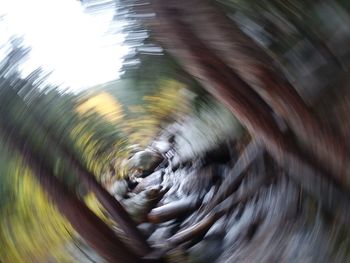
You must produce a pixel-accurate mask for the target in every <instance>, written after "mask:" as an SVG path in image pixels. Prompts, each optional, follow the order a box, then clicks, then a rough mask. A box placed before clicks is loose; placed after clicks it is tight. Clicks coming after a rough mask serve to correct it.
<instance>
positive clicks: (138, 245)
mask: <svg viewBox="0 0 350 263" xmlns="http://www.w3.org/2000/svg"><path fill="white" fill-rule="evenodd" d="M9 94H11V96H14V97H13V98H12V99H15V101H16V102H18V103H21V104H24V102H23V100H22V98H20V97H19V96H18V95H17V94H16V93H15V92H10V93H9ZM16 98H17V100H16ZM24 107H27V106H24ZM28 110H31V109H30V107H28ZM31 111H32V115H33V117H34V118H33V121H34V122H35V123H33V125H37V127H40V128H42V129H43V131H44V132H45V135H46V139H47V141H48V143H49V144H50V146H51V147H55V148H56V149H58V150H59V151H60V152H61V153H62V154H61V155H62V156H63V157H64V158H65V159H66V160H67V161H68V163H69V164H70V165H71V166H72V168H73V169H74V170H75V174H76V176H77V177H78V178H79V179H80V181H81V182H82V183H83V184H84V185H85V187H86V188H87V189H88V190H89V191H91V192H93V193H94V194H95V196H96V197H97V199H98V201H99V202H100V203H101V205H102V206H103V207H104V208H105V209H106V210H107V212H108V213H109V214H110V215H111V217H112V219H113V220H114V221H115V222H116V223H117V224H118V226H120V228H121V229H122V230H123V231H124V232H125V233H126V234H127V235H128V238H129V239H130V240H131V243H132V244H133V249H134V251H135V252H136V253H137V254H139V255H140V256H144V255H146V254H148V253H149V252H150V251H151V248H150V246H149V245H148V244H147V241H146V239H145V237H144V236H143V235H142V233H141V232H140V230H139V229H138V228H137V226H136V224H135V222H134V221H133V220H132V218H131V217H130V216H129V214H128V213H127V212H126V211H125V209H124V207H123V206H122V205H121V204H120V203H119V202H118V200H117V199H115V198H114V197H113V196H112V195H111V194H110V193H109V192H108V191H107V190H106V189H105V188H103V187H102V185H101V184H100V183H99V182H98V181H97V180H96V177H95V175H94V174H92V173H91V172H90V171H88V169H87V168H86V167H85V166H84V165H83V164H82V163H81V162H80V161H79V160H78V158H77V157H76V156H75V155H74V154H73V153H72V151H71V149H70V147H69V146H68V145H67V143H65V142H64V141H62V140H61V139H60V138H57V136H56V135H55V133H54V132H52V131H51V129H50V128H49V127H47V125H45V124H43V123H42V122H41V121H40V119H39V118H38V117H37V115H36V114H35V111H33V110H31Z"/></svg>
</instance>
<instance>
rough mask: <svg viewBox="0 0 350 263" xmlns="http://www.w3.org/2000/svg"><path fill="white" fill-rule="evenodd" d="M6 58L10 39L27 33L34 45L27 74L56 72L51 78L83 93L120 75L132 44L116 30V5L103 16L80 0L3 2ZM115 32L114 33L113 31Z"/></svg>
mask: <svg viewBox="0 0 350 263" xmlns="http://www.w3.org/2000/svg"><path fill="white" fill-rule="evenodd" d="M0 12H1V13H0V14H1V15H3V14H5V15H4V16H3V17H2V21H0V47H2V51H1V50H0V59H1V58H2V56H4V52H5V51H4V50H6V49H5V48H4V46H3V45H4V43H6V42H7V40H8V39H9V38H10V37H11V36H13V35H20V36H23V37H24V44H25V45H26V46H29V47H31V49H32V51H31V54H30V58H29V59H28V60H27V61H26V62H24V64H23V66H22V70H23V74H24V75H26V74H29V73H30V72H32V71H33V70H34V69H36V68H38V67H40V66H41V67H43V69H45V70H46V71H53V73H52V74H51V76H50V77H49V81H50V82H52V83H55V84H61V83H62V87H67V86H69V87H70V90H71V91H73V92H78V91H81V90H83V89H86V88H88V87H91V86H94V85H97V84H101V83H105V82H107V81H111V80H113V79H115V78H117V77H118V76H119V74H120V69H121V66H122V62H123V59H122V57H123V56H125V55H126V54H127V52H128V47H126V46H125V45H123V44H122V42H123V40H124V35H123V34H122V33H120V32H119V33H116V32H115V31H116V29H117V31H118V28H119V29H121V27H122V22H113V23H112V18H113V15H114V9H113V8H110V10H103V12H98V14H97V15H89V14H87V13H84V9H83V7H82V6H81V4H80V2H79V1H76V0H0ZM111 30H113V31H114V32H113V33H111V32H110V31H111Z"/></svg>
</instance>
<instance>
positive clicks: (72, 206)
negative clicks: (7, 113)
mask: <svg viewBox="0 0 350 263" xmlns="http://www.w3.org/2000/svg"><path fill="white" fill-rule="evenodd" d="M2 117H3V116H2ZM0 130H1V133H2V135H3V136H4V139H5V140H6V142H7V143H8V144H9V146H10V147H11V149H14V150H17V151H18V152H19V153H20V154H21V156H22V157H23V160H24V162H25V164H26V165H27V166H28V167H30V168H31V169H32V170H33V175H34V176H35V178H36V179H37V180H38V182H39V183H40V185H41V186H42V187H43V189H44V191H45V192H46V193H47V195H48V197H49V198H50V199H51V200H52V201H53V203H54V204H55V205H56V206H57V208H58V210H59V211H60V212H61V213H62V215H63V216H64V217H66V219H67V220H68V221H69V223H70V224H71V225H72V227H73V228H74V230H75V231H76V232H77V233H78V234H79V235H80V236H81V237H82V238H83V239H84V240H85V241H86V242H87V243H88V244H89V245H90V246H91V247H92V248H93V249H95V250H96V252H97V253H99V254H100V255H101V256H102V257H103V258H105V259H106V260H107V261H108V262H121V263H124V262H135V263H136V262H141V259H140V258H139V257H138V256H137V255H136V254H135V253H134V252H132V251H131V250H130V249H129V248H128V247H127V246H126V245H125V244H124V243H123V242H121V241H120V240H119V238H118V237H117V236H116V235H115V234H114V232H113V230H112V229H110V228H109V227H108V226H107V225H106V224H105V223H104V222H103V221H102V220H101V219H100V218H99V217H97V216H96V215H95V214H94V213H93V212H92V211H91V210H90V209H89V208H88V207H87V206H86V205H85V204H84V203H83V202H82V201H80V200H79V199H78V198H77V197H76V196H75V195H74V194H73V193H72V192H70V191H69V190H68V189H67V187H65V186H64V185H63V184H62V183H61V182H60V181H59V180H58V179H57V178H56V177H55V176H54V175H53V174H52V169H51V168H50V167H49V166H48V164H47V163H46V162H44V161H43V160H44V159H43V157H42V156H40V155H38V153H36V152H35V150H33V149H32V148H30V147H28V144H27V141H26V139H25V138H24V136H23V135H20V134H17V132H18V130H17V129H16V128H14V127H11V126H10V125H9V122H8V120H6V118H1V120H0Z"/></svg>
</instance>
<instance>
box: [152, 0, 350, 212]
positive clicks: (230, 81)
mask: <svg viewBox="0 0 350 263" xmlns="http://www.w3.org/2000/svg"><path fill="white" fill-rule="evenodd" d="M206 3H207V2H206V1H199V0H191V1H181V0H180V1H179V0H178V1H172V0H169V1H166V2H165V1H161V0H153V1H152V8H153V11H155V13H156V16H155V19H153V20H150V21H149V26H150V28H151V32H152V36H153V37H154V38H155V39H156V40H157V41H158V42H159V43H160V44H161V45H162V46H163V47H165V48H166V51H168V52H169V53H170V54H171V55H172V56H173V57H174V58H175V59H177V61H178V62H179V63H180V64H181V65H182V66H183V68H184V69H186V71H187V72H189V73H190V74H191V75H192V76H193V77H195V78H196V79H197V80H198V82H199V83H200V84H201V85H202V86H203V87H204V88H205V89H207V90H208V91H209V92H210V93H211V94H212V95H213V96H214V97H216V98H217V99H218V100H219V101H221V102H222V103H223V104H225V105H226V106H227V107H228V108H229V109H230V110H231V111H232V113H233V114H234V115H235V116H236V117H237V118H238V119H239V120H240V122H241V123H242V124H243V125H244V126H245V127H246V128H247V129H248V131H249V132H250V133H251V134H252V135H253V136H255V137H256V138H257V139H258V140H260V141H261V142H262V143H263V144H264V145H265V146H266V148H267V150H268V151H269V152H270V154H271V155H272V156H273V157H274V159H275V160H276V161H277V162H278V163H279V164H280V165H281V166H282V167H284V168H285V169H286V170H287V171H288V172H289V174H291V175H292V177H293V179H295V180H297V181H298V182H299V183H301V185H302V186H303V187H304V188H305V189H306V190H307V191H309V192H310V193H312V194H313V195H314V196H316V197H317V198H318V199H319V200H321V201H323V202H324V205H326V206H327V207H329V208H334V206H338V207H344V206H345V207H347V206H348V205H347V203H348V199H349V198H348V196H347V195H346V194H345V193H343V191H342V190H341V189H342V187H343V182H344V181H345V180H344V179H345V178H344V177H340V175H343V174H342V173H337V171H338V172H339V170H338V165H339V163H340V164H341V170H342V171H343V168H344V167H343V165H344V160H345V159H346V158H347V155H346V149H345V148H343V147H342V145H340V144H339V139H337V138H336V137H334V136H333V135H332V134H330V133H329V132H328V131H327V130H326V128H324V127H323V126H322V125H320V124H319V122H318V121H317V120H316V118H315V117H314V116H313V114H312V112H311V111H310V110H309V109H308V107H307V106H306V104H305V103H304V102H303V100H302V99H301V97H300V96H299V95H298V94H297V92H296V91H295V90H294V88H293V87H292V86H290V85H289V84H288V83H287V82H286V81H285V80H282V78H281V77H280V75H279V73H277V72H275V71H274V70H273V69H272V68H273V67H272V66H273V65H272V63H271V61H268V60H267V59H266V58H264V55H262V54H263V52H262V51H261V50H260V49H258V47H257V46H256V45H255V44H254V43H253V42H252V40H250V39H249V38H248V37H246V36H245V35H244V34H243V33H241V32H240V31H239V29H238V28H234V27H233V29H232V30H228V28H230V22H229V21H226V20H225V18H222V17H224V15H223V14H220V15H218V11H216V10H214V9H213V8H212V7H211V6H210V5H209V4H206ZM231 23H232V22H231ZM223 25H225V26H223ZM199 31H201V32H200V33H199ZM274 113H277V114H279V115H280V116H281V117H283V118H284V120H285V121H287V123H288V124H289V125H290V126H291V127H292V128H293V130H294V131H295V132H296V133H297V135H299V136H301V137H302V138H303V139H305V143H308V145H309V146H310V145H311V146H312V153H313V154H314V155H316V157H317V158H318V161H319V162H318V165H313V163H311V162H309V160H308V158H305V156H304V153H302V152H301V151H299V149H298V148H297V143H296V141H293V140H292V138H291V136H286V134H284V133H283V132H282V131H281V129H280V127H279V125H278V124H277V121H276V118H275V116H274ZM310 137H312V138H310ZM309 141H311V143H309ZM318 150H320V151H321V150H322V154H318ZM325 152H327V153H328V156H325V155H324V153H325ZM329 155H332V158H334V163H333V162H332V160H330V157H329ZM321 161H324V162H325V165H324V166H323V165H321ZM327 166H329V167H332V168H333V169H332V176H327V177H326V176H324V175H325V174H327V175H328V173H327V172H326V173H324V171H327V170H326V169H324V168H325V167H327ZM327 185H328V186H329V187H330V188H332V189H337V190H335V192H336V195H337V196H338V197H339V200H342V201H339V203H337V202H334V201H332V200H327V197H326V196H328V195H327V193H328V192H329V191H330V190H329V189H327ZM331 186H334V188H333V187H331ZM334 200H336V199H334ZM340 203H341V204H340Z"/></svg>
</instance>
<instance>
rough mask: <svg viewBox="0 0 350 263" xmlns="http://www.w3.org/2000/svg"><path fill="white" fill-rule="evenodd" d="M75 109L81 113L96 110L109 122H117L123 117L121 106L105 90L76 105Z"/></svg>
mask: <svg viewBox="0 0 350 263" xmlns="http://www.w3.org/2000/svg"><path fill="white" fill-rule="evenodd" d="M76 111H77V112H78V113H79V114H81V115H83V114H86V113H87V112H89V111H93V112H96V113H97V114H99V115H100V116H101V117H103V118H105V119H106V120H107V121H109V122H111V123H118V122H119V121H120V120H121V119H122V118H123V109H122V106H121V105H120V103H119V102H118V101H117V100H116V99H115V98H114V97H112V96H111V95H110V94H108V93H107V92H100V93H99V94H97V95H95V96H93V97H91V98H89V99H88V100H86V101H84V102H83V103H81V104H80V105H78V106H77V107H76Z"/></svg>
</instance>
